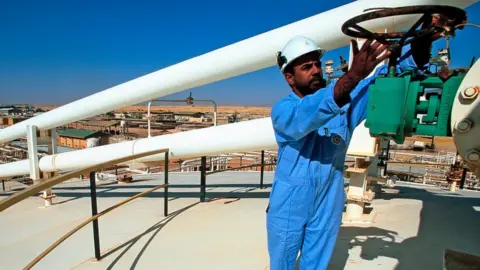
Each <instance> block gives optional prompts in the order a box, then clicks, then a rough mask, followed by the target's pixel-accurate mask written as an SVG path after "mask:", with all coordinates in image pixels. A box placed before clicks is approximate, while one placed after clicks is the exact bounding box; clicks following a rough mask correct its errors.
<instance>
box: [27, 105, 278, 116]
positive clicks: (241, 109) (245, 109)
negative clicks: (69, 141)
mask: <svg viewBox="0 0 480 270" xmlns="http://www.w3.org/2000/svg"><path fill="white" fill-rule="evenodd" d="M35 107H37V108H41V109H44V110H52V109H54V108H56V107H57V106H35ZM270 109H271V108H270V107H253V106H218V113H227V114H231V113H234V112H235V111H236V112H237V113H241V114H263V115H270ZM126 111H129V112H140V111H143V112H146V111H147V106H139V105H136V106H128V107H125V108H121V109H118V110H115V112H126ZM151 111H154V112H155V111H156V112H159V111H173V112H212V111H213V107H212V106H152V107H151Z"/></svg>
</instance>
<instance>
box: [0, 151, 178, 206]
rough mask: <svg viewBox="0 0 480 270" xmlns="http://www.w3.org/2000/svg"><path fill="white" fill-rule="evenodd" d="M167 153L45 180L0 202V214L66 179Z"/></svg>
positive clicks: (130, 158) (140, 155) (111, 163)
mask: <svg viewBox="0 0 480 270" xmlns="http://www.w3.org/2000/svg"><path fill="white" fill-rule="evenodd" d="M168 151H169V150H168V149H159V150H153V151H148V152H143V153H139V154H134V155H130V156H126V157H122V158H117V159H113V160H109V161H106V162H104V163H101V164H96V165H93V166H89V167H86V168H83V169H80V170H77V171H73V172H69V173H66V174H62V175H59V176H56V177H53V178H51V179H47V180H45V181H43V182H41V183H39V184H36V185H33V186H31V187H29V188H26V189H24V190H22V191H20V192H17V193H14V194H13V195H11V196H9V197H7V198H6V199H3V200H1V201H0V212H2V211H3V210H5V209H7V208H9V207H11V206H13V205H15V204H17V203H19V202H21V201H23V200H25V199H27V198H28V197H30V196H33V195H35V194H37V193H38V192H41V191H42V190H45V189H48V188H50V187H53V186H55V185H57V184H59V183H62V182H64V181H66V180H68V179H71V178H74V177H77V176H80V175H81V174H84V173H89V172H91V171H97V170H100V169H102V168H104V167H108V166H111V165H115V164H118V163H122V162H125V161H129V160H133V159H137V158H141V157H146V156H151V155H155V154H160V153H166V152H168Z"/></svg>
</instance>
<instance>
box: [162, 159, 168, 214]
mask: <svg viewBox="0 0 480 270" xmlns="http://www.w3.org/2000/svg"><path fill="white" fill-rule="evenodd" d="M168 152H169V151H167V152H165V170H164V176H165V185H166V186H165V189H164V192H163V200H164V201H163V214H164V216H168Z"/></svg>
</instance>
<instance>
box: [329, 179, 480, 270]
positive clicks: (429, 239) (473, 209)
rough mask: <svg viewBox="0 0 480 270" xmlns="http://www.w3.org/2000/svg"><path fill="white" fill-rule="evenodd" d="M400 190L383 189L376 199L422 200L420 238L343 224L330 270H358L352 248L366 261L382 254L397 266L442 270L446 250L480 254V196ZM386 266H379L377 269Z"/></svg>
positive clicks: (400, 268) (403, 188) (397, 268)
mask: <svg viewBox="0 0 480 270" xmlns="http://www.w3.org/2000/svg"><path fill="white" fill-rule="evenodd" d="M397 189H398V190H399V191H400V193H399V194H388V193H382V194H379V196H377V199H379V200H392V199H403V198H408V199H416V200H421V201H422V203H423V206H422V209H421V212H420V216H419V219H420V223H419V227H418V229H417V230H418V231H417V236H415V237H411V238H407V239H402V238H401V237H399V236H398V233H397V232H395V231H390V230H385V229H382V228H377V227H355V226H350V227H342V228H341V229H340V234H339V238H338V240H337V244H336V247H335V251H334V254H333V257H332V259H331V262H330V266H329V269H344V268H345V266H346V265H347V263H348V264H349V267H351V268H353V269H354V268H356V267H355V265H356V264H359V263H360V261H358V262H356V261H354V260H353V259H350V260H349V259H348V257H349V251H350V250H351V249H354V248H358V247H360V248H361V253H360V254H361V255H360V257H361V259H362V260H368V261H372V260H375V259H376V258H379V257H387V258H391V259H395V260H397V261H398V263H397V265H396V267H395V268H394V269H396V270H407V269H408V270H410V269H443V256H444V252H445V250H446V249H452V250H455V251H460V252H465V253H469V254H472V255H476V256H480V241H479V239H480V229H479V228H480V212H479V211H480V209H479V208H480V194H474V193H463V192H462V193H463V194H459V193H456V194H451V193H449V192H444V191H441V190H438V189H435V190H433V189H430V190H428V189H421V188H411V187H397ZM451 195H454V196H451ZM469 195H472V196H469ZM475 196H476V197H475ZM402 222H404V221H402ZM384 267H385V266H383V267H382V265H378V269H381V268H384Z"/></svg>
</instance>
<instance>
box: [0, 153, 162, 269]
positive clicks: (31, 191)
mask: <svg viewBox="0 0 480 270" xmlns="http://www.w3.org/2000/svg"><path fill="white" fill-rule="evenodd" d="M160 153H165V160H164V161H165V170H164V174H165V178H164V184H162V185H158V186H156V187H153V188H151V189H149V190H146V191H143V192H141V193H139V194H136V195H134V196H132V197H130V198H128V199H126V200H124V201H122V202H120V203H117V204H115V205H113V206H111V207H109V208H107V209H105V210H104V211H102V212H100V213H98V212H97V191H96V183H95V173H96V171H98V170H101V169H103V168H106V167H109V166H112V165H115V164H118V163H122V162H126V161H130V160H134V159H138V158H141V157H146V156H151V155H155V154H160ZM168 154H169V150H168V149H160V150H154V151H149V152H144V153H140V154H135V155H130V156H127V157H122V158H119V159H114V160H110V161H107V162H104V163H101V164H96V165H94V166H90V167H87V168H83V169H80V170H77V171H73V172H69V173H66V174H63V175H60V176H56V177H53V178H51V179H48V180H45V181H44V182H42V183H39V184H36V185H34V186H31V187H29V188H27V189H25V190H23V191H20V192H17V193H14V194H13V195H11V196H10V197H8V198H6V199H3V200H1V201H0V212H1V211H3V210H5V209H7V208H9V207H11V206H13V205H15V204H17V203H19V202H21V201H23V200H25V199H27V198H29V197H30V196H33V195H35V194H37V193H38V192H40V191H42V190H45V189H47V188H51V187H53V186H54V185H57V184H59V183H62V182H64V181H66V180H69V179H71V178H74V177H78V176H80V175H83V174H84V173H90V191H91V192H90V195H91V205H92V216H91V217H90V218H88V219H86V220H85V221H83V222H82V223H81V224H80V225H78V226H77V227H75V228H74V229H72V230H71V231H69V232H68V233H66V234H65V235H64V236H62V237H61V238H60V239H58V240H57V241H55V242H54V243H53V244H52V245H50V246H49V247H48V248H47V249H46V250H45V251H43V252H42V253H41V254H40V255H38V256H37V257H36V258H35V259H33V260H32V261H31V262H30V263H29V264H28V265H27V266H26V267H25V268H24V269H31V268H32V267H33V266H35V265H36V264H37V263H38V262H40V260H42V259H43V258H44V257H45V256H47V255H48V254H49V253H50V252H51V251H52V250H54V249H55V248H56V247H58V246H59V245H60V244H61V243H62V242H64V241H65V240H66V239H68V238H69V237H70V236H72V235H73V234H74V233H75V232H77V231H79V230H80V229H81V228H83V227H85V226H86V225H87V224H88V223H90V222H92V223H93V239H94V250H95V258H96V259H97V260H100V259H101V254H100V234H99V230H98V218H100V217H101V216H103V215H105V214H107V213H109V212H111V211H113V210H115V209H116V208H118V207H120V206H122V205H125V204H127V203H128V202H130V201H132V200H135V199H137V198H140V197H142V196H144V195H146V194H149V193H151V192H153V191H155V190H157V189H160V188H164V189H165V192H164V215H165V216H167V215H168V185H169V184H168Z"/></svg>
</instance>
